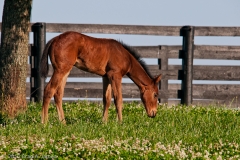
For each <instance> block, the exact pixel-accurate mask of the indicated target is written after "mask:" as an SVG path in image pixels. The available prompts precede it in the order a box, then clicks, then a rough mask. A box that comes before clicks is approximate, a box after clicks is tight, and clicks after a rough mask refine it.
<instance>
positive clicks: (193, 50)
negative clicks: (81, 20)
mask: <svg viewBox="0 0 240 160" xmlns="http://www.w3.org/2000/svg"><path fill="white" fill-rule="evenodd" d="M0 26H1V25H0ZM30 27H31V28H32V31H33V32H34V34H33V35H34V44H33V45H30V46H29V50H30V51H29V56H30V57H31V58H30V59H31V60H30V63H31V64H30V65H29V68H30V69H29V72H28V75H29V77H31V78H30V83H29V84H28V85H27V96H29V97H31V98H30V100H32V101H39V100H41V99H42V92H43V87H44V84H43V83H44V80H43V79H39V75H38V64H39V58H40V57H41V53H42V50H43V47H44V45H45V41H46V33H47V32H52V33H61V32H65V31H69V30H71V31H77V32H82V33H104V34H135V35H155V36H182V37H183V44H182V45H180V46H178V45H177V46H176V45H159V46H134V49H135V50H137V51H138V52H139V54H140V55H141V56H142V57H143V58H155V59H157V61H158V64H156V65H149V66H148V67H149V69H150V72H151V73H152V74H153V75H158V74H160V73H161V74H162V75H163V78H162V80H161V83H160V84H159V89H160V90H159V99H160V102H161V103H169V104H177V103H182V104H187V105H189V104H198V103H201V104H209V103H219V104H231V105H234V106H238V105H239V102H238V100H237V98H238V97H239V95H240V85H233V84H226V85H225V84H224V85H222V84H193V83H192V82H193V80H223V81H226V80H227V81H239V77H240V69H239V67H238V66H207V65H198V66H196V65H193V63H192V61H193V59H224V60H240V46H217V45H195V44H194V37H195V36H240V27H207V26H203V27H201V26H185V27H181V26H141V25H101V24H57V23H37V24H31V25H30ZM34 27H37V29H36V28H35V29H34ZM38 27H39V28H38ZM0 29H1V28H0ZM184 32H185V33H184ZM39 36H40V37H39ZM169 58H175V59H182V62H183V63H182V65H170V64H168V59H169ZM33 62H34V63H33ZM52 72H53V70H52V67H51V66H50V71H49V74H48V76H51V75H52ZM69 77H87V78H93V77H99V76H97V75H94V74H91V73H87V72H84V71H81V70H79V69H77V68H73V69H72V71H71V73H70V75H69ZM125 77H126V76H125ZM125 77H124V78H125ZM169 80H181V81H182V83H181V84H170V83H169V82H168V81H169ZM38 83H41V84H40V86H38ZM39 88H40V89H39ZM122 90H123V98H139V91H138V88H137V86H136V85H135V84H133V83H123V86H122ZM36 91H37V92H36ZM64 97H69V98H80V97H81V98H85V97H87V98H101V97H102V83H99V82H94V83H91V82H67V84H66V87H65V92H64Z"/></svg>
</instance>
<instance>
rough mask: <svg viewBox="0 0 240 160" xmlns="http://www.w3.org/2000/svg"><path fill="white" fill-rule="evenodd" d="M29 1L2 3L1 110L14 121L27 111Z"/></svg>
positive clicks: (6, 1) (0, 50) (0, 54)
mask: <svg viewBox="0 0 240 160" xmlns="http://www.w3.org/2000/svg"><path fill="white" fill-rule="evenodd" d="M31 8H32V0H5V2H4V9H3V17H2V32H1V34H2V35H1V49H0V109H1V112H2V113H3V114H7V115H8V116H10V117H14V116H15V115H16V114H17V112H18V111H20V110H21V109H25V108H26V78H27V62H28V43H29V25H30V16H31Z"/></svg>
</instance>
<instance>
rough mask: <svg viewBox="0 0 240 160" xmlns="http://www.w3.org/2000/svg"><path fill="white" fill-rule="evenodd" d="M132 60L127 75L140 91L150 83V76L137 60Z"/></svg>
mask: <svg viewBox="0 0 240 160" xmlns="http://www.w3.org/2000/svg"><path fill="white" fill-rule="evenodd" d="M132 62H134V63H133V64H132V65H131V66H132V67H131V69H130V71H129V72H128V74H127V75H128V77H129V78H130V79H131V80H132V81H133V82H134V83H135V84H136V85H137V86H138V88H139V89H140V90H141V91H142V90H144V88H145V87H146V86H148V85H150V84H151V83H152V78H151V77H150V76H149V75H148V74H147V72H146V71H145V70H144V68H143V67H142V66H141V65H140V64H139V63H138V61H137V60H133V61H132Z"/></svg>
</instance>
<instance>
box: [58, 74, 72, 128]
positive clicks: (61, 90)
mask: <svg viewBox="0 0 240 160" xmlns="http://www.w3.org/2000/svg"><path fill="white" fill-rule="evenodd" d="M68 74H69V73H67V74H66V75H65V76H64V77H63V79H62V83H61V84H60V85H59V86H58V88H57V90H56V92H55V94H54V101H55V104H56V108H57V112H58V118H59V120H60V122H62V123H63V124H66V121H65V118H64V112H63V108H62V98H63V94H64V87H65V84H66V81H67V77H68Z"/></svg>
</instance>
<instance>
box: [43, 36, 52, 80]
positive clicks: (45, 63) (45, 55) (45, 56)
mask: <svg viewBox="0 0 240 160" xmlns="http://www.w3.org/2000/svg"><path fill="white" fill-rule="evenodd" d="M53 40H54V38H53V39H51V40H50V41H48V43H47V44H46V46H45V48H44V51H43V55H42V58H41V62H40V73H41V76H42V77H44V78H46V77H47V74H48V70H49V67H48V53H49V48H50V46H51V44H52V42H53Z"/></svg>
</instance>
